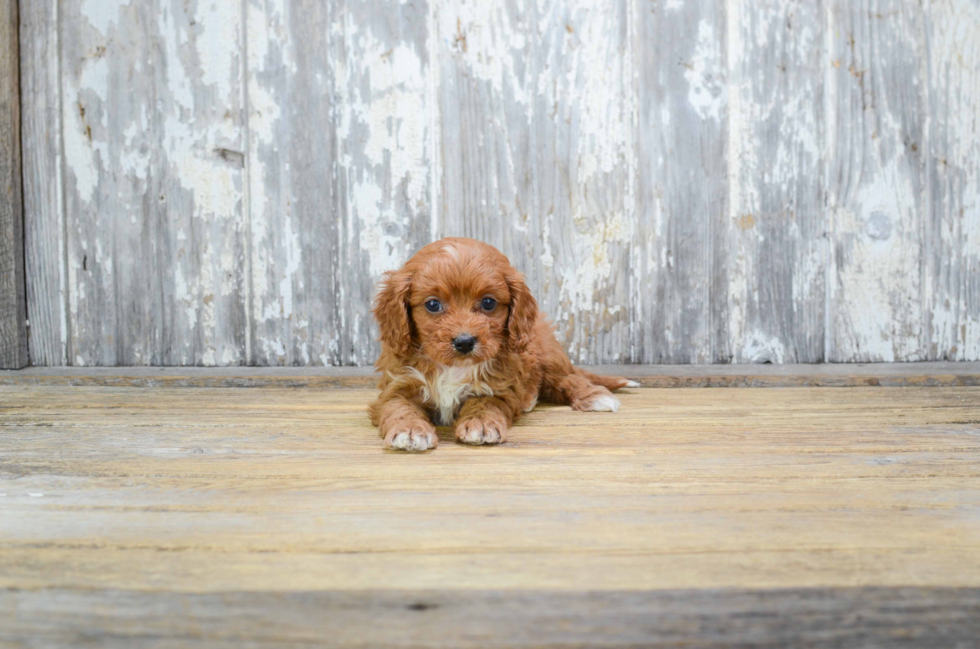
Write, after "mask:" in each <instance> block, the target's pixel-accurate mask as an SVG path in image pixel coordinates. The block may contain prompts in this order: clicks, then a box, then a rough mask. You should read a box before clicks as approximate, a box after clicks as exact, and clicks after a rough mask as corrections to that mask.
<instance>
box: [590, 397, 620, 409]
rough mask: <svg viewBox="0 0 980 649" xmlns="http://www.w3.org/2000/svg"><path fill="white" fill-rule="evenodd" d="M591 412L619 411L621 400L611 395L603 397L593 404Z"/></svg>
mask: <svg viewBox="0 0 980 649" xmlns="http://www.w3.org/2000/svg"><path fill="white" fill-rule="evenodd" d="M589 410H592V411H593V412H616V411H617V410H619V399H617V398H616V397H614V396H612V395H611V394H608V395H602V396H601V397H599V398H598V399H596V400H595V401H593V402H592V407H591V408H589Z"/></svg>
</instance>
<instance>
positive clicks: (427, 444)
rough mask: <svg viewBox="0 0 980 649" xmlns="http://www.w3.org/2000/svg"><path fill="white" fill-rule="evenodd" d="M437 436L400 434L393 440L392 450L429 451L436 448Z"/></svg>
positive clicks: (429, 434)
mask: <svg viewBox="0 0 980 649" xmlns="http://www.w3.org/2000/svg"><path fill="white" fill-rule="evenodd" d="M434 438H435V435H432V434H431V433H415V434H414V435H410V434H409V433H398V434H397V435H395V436H394V437H393V438H392V439H391V448H392V449H394V450H396V451H428V450H429V449H430V448H434V447H435V439H434Z"/></svg>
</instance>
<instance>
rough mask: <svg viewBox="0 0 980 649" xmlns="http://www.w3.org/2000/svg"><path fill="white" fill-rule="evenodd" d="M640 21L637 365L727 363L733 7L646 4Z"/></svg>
mask: <svg viewBox="0 0 980 649" xmlns="http://www.w3.org/2000/svg"><path fill="white" fill-rule="evenodd" d="M634 11H635V15H634V24H635V32H636V33H635V35H634V37H633V55H634V61H635V63H634V65H635V74H636V83H637V90H636V92H637V96H638V97H639V98H640V104H639V106H638V121H637V125H636V129H635V137H636V141H637V152H636V156H637V163H636V164H637V178H636V201H637V206H636V233H635V235H634V238H633V248H634V250H633V257H634V259H635V264H634V267H633V273H634V282H633V284H634V299H633V301H634V303H635V305H636V306H635V311H636V313H635V315H634V318H635V322H634V323H633V326H634V331H635V334H634V346H635V347H634V353H633V355H632V360H634V361H635V362H639V363H712V362H727V361H729V360H730V358H731V351H730V349H729V342H728V335H727V327H728V324H727V323H728V320H729V315H728V312H729V309H730V305H729V298H728V290H727V289H728V281H727V272H728V268H727V258H728V255H729V254H730V251H729V250H728V247H729V246H728V241H727V238H726V237H724V236H722V235H723V233H726V232H727V223H726V221H727V219H728V214H727V207H726V204H727V203H726V202H727V200H728V198H727V188H728V173H729V169H728V164H727V161H726V159H725V151H726V144H727V143H726V136H725V133H726V131H725V126H726V124H727V123H728V93H727V91H726V88H727V86H726V84H727V74H728V71H727V69H726V60H727V45H726V44H727V43H728V39H729V37H728V34H727V25H726V22H725V4H724V3H722V2H672V1H670V0H665V1H662V2H657V1H654V2H651V1H650V0H637V1H636V2H635V3H634Z"/></svg>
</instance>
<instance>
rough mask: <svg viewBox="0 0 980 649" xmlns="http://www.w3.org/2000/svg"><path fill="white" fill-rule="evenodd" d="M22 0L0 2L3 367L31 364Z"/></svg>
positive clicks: (0, 311) (0, 324)
mask: <svg viewBox="0 0 980 649" xmlns="http://www.w3.org/2000/svg"><path fill="white" fill-rule="evenodd" d="M18 24H19V23H18V18H17V0H2V1H0V368H5V369H9V368H20V367H24V366H25V365H27V299H26V296H25V294H24V291H25V284H24V203H23V195H22V193H21V171H20V169H21V162H20V159H21V155H20V73H19V71H20V56H19V54H18V48H17V41H18V33H17V30H18Z"/></svg>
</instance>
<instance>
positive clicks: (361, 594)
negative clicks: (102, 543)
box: [0, 587, 980, 649]
mask: <svg viewBox="0 0 980 649" xmlns="http://www.w3.org/2000/svg"><path fill="white" fill-rule="evenodd" d="M0 610H2V611H11V610H16V611H17V612H18V615H15V616H8V617H7V618H4V617H2V615H3V613H0V620H3V622H4V623H3V625H2V627H0V640H3V641H6V642H10V643H12V644H13V646H26V647H38V646H40V647H77V646H79V645H83V644H84V643H86V642H87V641H91V639H92V636H91V635H89V634H91V633H93V631H94V635H96V637H97V638H98V643H99V646H100V647H105V648H107V649H113V648H117V647H118V648H120V649H129V648H130V647H146V646H150V647H189V646H190V647H193V646H207V647H217V648H221V649H223V648H228V649H236V648H238V647H241V646H243V644H246V643H247V644H249V645H250V646H275V647H324V646H326V647H349V646H362V647H444V648H446V649H457V648H473V649H489V648H493V647H511V648H513V647H521V648H525V647H528V648H530V647H538V648H545V647H548V648H551V647H567V646H574V647H588V648H598V647H605V648H616V649H621V648H622V647H636V648H639V647H712V648H723V647H745V646H751V647H760V648H769V649H785V647H820V648H828V649H829V648H832V647H874V646H887V647H891V648H894V649H921V648H922V647H962V648H967V647H970V646H971V645H972V644H973V642H974V640H975V638H976V637H977V634H978V633H980V623H978V620H980V616H978V613H980V589H976V588H908V587H906V588H873V587H854V588H807V589H782V590H763V591H759V590H714V591H697V590H695V591H690V590H680V591H678V590H667V591H639V592H638V591H619V592H607V591H600V592H593V593H556V592H553V591H519V592H513V591H509V592H505V591H491V592H483V591H458V590H456V591H393V590H384V591H358V592H330V591H310V592H293V593H268V592H259V593H255V592H252V593H238V592H230V593H229V592H225V593H213V594H212V593H201V594H199V593H143V592H134V591H95V592H91V591H73V590H70V589H43V590H38V591H15V592H9V591H7V592H4V591H0ZM491 614H492V615H491ZM228 620H234V622H235V628H234V629H232V628H229V625H228V623H227V621H228Z"/></svg>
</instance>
